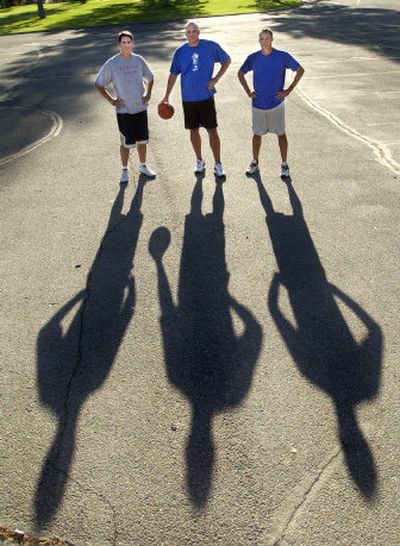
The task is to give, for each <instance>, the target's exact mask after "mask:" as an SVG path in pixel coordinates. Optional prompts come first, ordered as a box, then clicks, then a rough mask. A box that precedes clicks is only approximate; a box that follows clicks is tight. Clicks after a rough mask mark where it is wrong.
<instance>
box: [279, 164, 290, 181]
mask: <svg viewBox="0 0 400 546" xmlns="http://www.w3.org/2000/svg"><path fill="white" fill-rule="evenodd" d="M281 176H282V177H283V178H289V177H290V172H289V165H287V164H286V165H284V164H283V163H282V165H281Z"/></svg>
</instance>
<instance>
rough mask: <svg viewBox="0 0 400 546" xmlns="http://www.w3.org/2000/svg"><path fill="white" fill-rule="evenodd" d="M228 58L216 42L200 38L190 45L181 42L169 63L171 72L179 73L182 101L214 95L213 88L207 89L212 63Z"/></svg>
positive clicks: (222, 61)
mask: <svg viewBox="0 0 400 546" xmlns="http://www.w3.org/2000/svg"><path fill="white" fill-rule="evenodd" d="M227 60H229V55H228V54H227V53H226V52H225V51H224V50H223V49H222V47H221V46H220V45H219V44H217V43H216V42H212V41H211V40H200V41H199V43H198V44H197V45H196V46H194V47H192V46H190V45H189V44H187V43H186V44H183V45H182V46H180V47H178V48H177V49H176V50H175V53H174V56H173V58H172V63H171V69H170V72H171V74H174V75H175V76H178V75H179V74H180V75H181V92H182V100H183V102H193V101H198V100H206V99H209V98H210V97H212V96H213V95H214V93H215V92H216V90H215V89H208V88H207V85H208V82H209V81H210V80H211V78H212V75H213V71H214V64H215V63H221V64H223V63H224V62H225V61H227Z"/></svg>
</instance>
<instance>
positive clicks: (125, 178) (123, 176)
mask: <svg viewBox="0 0 400 546" xmlns="http://www.w3.org/2000/svg"><path fill="white" fill-rule="evenodd" d="M120 182H121V184H127V183H128V182H129V171H128V169H122V172H121V179H120Z"/></svg>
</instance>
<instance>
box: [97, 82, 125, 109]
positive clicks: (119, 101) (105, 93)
mask: <svg viewBox="0 0 400 546" xmlns="http://www.w3.org/2000/svg"><path fill="white" fill-rule="evenodd" d="M96 87H97V89H98V91H99V93H100V95H102V96H103V97H104V98H105V99H106V100H108V102H109V103H110V104H112V106H115V107H116V108H122V107H123V106H125V102H124V101H123V100H122V99H118V98H114V97H112V96H111V95H110V93H109V92H108V91H107V89H106V88H105V87H102V86H101V85H98V84H97V83H96Z"/></svg>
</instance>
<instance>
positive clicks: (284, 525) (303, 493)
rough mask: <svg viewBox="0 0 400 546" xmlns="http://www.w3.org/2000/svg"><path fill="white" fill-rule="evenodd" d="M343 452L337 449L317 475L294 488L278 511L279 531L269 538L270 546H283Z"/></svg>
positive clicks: (277, 524) (311, 476)
mask: <svg viewBox="0 0 400 546" xmlns="http://www.w3.org/2000/svg"><path fill="white" fill-rule="evenodd" d="M341 452H342V447H337V448H336V449H335V450H334V451H333V453H331V455H330V456H329V457H328V458H327V459H326V461H325V463H324V464H323V465H322V466H321V467H320V468H319V469H318V470H317V471H316V473H315V474H313V475H308V476H306V477H305V478H304V479H303V480H302V481H301V482H300V484H299V485H298V486H296V487H295V488H294V490H293V492H292V494H291V495H290V496H289V497H288V499H286V501H285V502H284V503H283V505H282V506H281V507H280V508H279V509H278V510H279V514H278V517H277V520H278V521H277V522H276V527H278V530H277V531H276V532H273V535H272V536H270V537H269V538H268V541H267V544H268V546H283V542H282V541H284V540H285V537H286V535H287V533H288V531H289V528H290V527H291V525H292V523H293V521H294V519H295V517H296V516H297V514H298V513H299V512H300V510H301V509H302V507H303V506H304V504H305V502H306V501H307V500H309V498H310V496H311V495H312V494H313V493H314V490H315V488H316V487H317V486H318V484H319V483H320V481H321V480H322V479H323V477H324V475H325V474H326V471H327V470H328V469H329V467H331V466H332V465H333V464H334V462H335V461H336V459H337V458H338V457H339V455H340V454H341ZM277 535H278V536H277Z"/></svg>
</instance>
